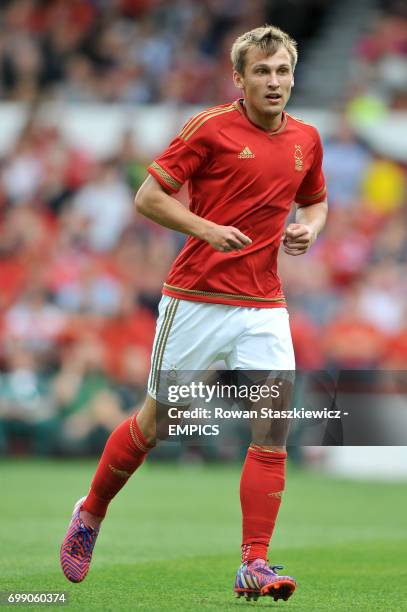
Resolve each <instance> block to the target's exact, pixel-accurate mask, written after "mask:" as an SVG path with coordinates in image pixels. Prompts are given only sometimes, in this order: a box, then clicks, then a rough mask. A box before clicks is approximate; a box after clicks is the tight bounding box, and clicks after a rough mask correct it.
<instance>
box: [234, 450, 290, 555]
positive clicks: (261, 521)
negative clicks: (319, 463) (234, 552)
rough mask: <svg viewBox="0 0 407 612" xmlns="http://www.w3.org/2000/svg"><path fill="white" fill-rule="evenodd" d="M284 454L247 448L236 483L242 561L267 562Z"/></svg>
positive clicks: (277, 505) (279, 498)
mask: <svg viewBox="0 0 407 612" xmlns="http://www.w3.org/2000/svg"><path fill="white" fill-rule="evenodd" d="M286 457H287V453H278V452H270V451H266V450H262V449H259V448H253V447H250V448H249V450H248V451H247V455H246V461H245V463H244V466H243V471H242V477H241V480H240V503H241V506H242V516H243V541H242V561H243V562H245V561H253V560H254V559H264V560H267V549H268V545H269V542H270V539H271V536H272V534H273V529H274V524H275V522H276V518H277V514H278V510H279V508H280V504H281V495H282V492H283V490H284V484H285V462H286Z"/></svg>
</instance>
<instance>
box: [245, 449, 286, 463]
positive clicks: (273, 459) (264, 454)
mask: <svg viewBox="0 0 407 612" xmlns="http://www.w3.org/2000/svg"><path fill="white" fill-rule="evenodd" d="M247 455H248V457H253V458H254V459H262V460H263V461H270V463H280V462H281V463H283V462H284V461H285V460H286V459H287V452H286V451H284V452H280V451H273V450H269V449H267V448H263V447H262V446H257V445H252V446H249V448H248V450H247Z"/></svg>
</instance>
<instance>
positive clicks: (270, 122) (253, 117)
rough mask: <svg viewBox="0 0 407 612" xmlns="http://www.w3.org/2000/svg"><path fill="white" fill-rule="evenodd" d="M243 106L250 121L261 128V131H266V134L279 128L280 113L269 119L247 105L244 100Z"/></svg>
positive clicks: (281, 114)
mask: <svg viewBox="0 0 407 612" xmlns="http://www.w3.org/2000/svg"><path fill="white" fill-rule="evenodd" d="M243 106H244V109H245V111H246V114H247V116H248V118H249V119H250V121H251V122H252V123H254V124H255V125H258V126H259V127H261V128H262V129H263V130H266V131H267V132H274V130H277V129H278V128H279V127H280V125H281V123H282V120H283V113H282V112H281V113H279V114H278V115H275V116H274V117H270V115H263V114H262V113H258V112H257V111H256V109H254V108H253V107H252V106H250V104H248V103H247V101H246V100H243Z"/></svg>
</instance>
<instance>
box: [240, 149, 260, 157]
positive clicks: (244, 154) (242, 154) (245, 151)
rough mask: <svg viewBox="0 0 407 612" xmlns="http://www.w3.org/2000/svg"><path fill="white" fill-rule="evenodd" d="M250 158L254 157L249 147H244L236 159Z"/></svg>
mask: <svg viewBox="0 0 407 612" xmlns="http://www.w3.org/2000/svg"><path fill="white" fill-rule="evenodd" d="M251 157H256V156H255V154H254V153H252V152H251V151H250V149H249V147H245V148H244V149H243V150H242V151H240V153H239V155H238V158H239V159H250V158H251Z"/></svg>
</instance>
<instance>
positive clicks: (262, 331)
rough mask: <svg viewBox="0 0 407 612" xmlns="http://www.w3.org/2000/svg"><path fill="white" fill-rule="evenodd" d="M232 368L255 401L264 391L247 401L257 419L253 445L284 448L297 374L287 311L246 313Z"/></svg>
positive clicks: (278, 309) (232, 357)
mask: <svg viewBox="0 0 407 612" xmlns="http://www.w3.org/2000/svg"><path fill="white" fill-rule="evenodd" d="M228 365H229V364H228ZM229 367H231V368H233V369H236V370H238V381H239V385H245V386H248V387H251V388H252V390H253V393H252V397H253V396H255V395H256V393H255V391H256V390H259V389H260V388H261V387H262V388H263V392H262V394H261V395H257V397H258V399H257V400H255V401H252V400H250V399H247V400H246V408H249V409H251V410H254V413H255V414H257V415H258V416H257V418H253V419H252V420H251V433H252V442H253V443H254V444H257V445H260V446H284V444H285V442H286V439H287V437H288V433H289V424H290V422H289V420H288V419H287V418H285V417H284V415H285V414H286V411H287V410H288V409H289V408H290V404H291V397H292V390H293V384H294V374H295V357H294V349H293V344H292V338H291V331H290V325H289V316H288V312H287V310H286V309H285V308H270V309H257V310H254V309H250V311H248V312H247V325H246V332H245V334H243V335H242V336H241V337H240V338H239V340H238V342H237V343H236V346H235V348H234V351H233V353H232V355H231V358H230V365H229ZM267 390H269V394H268V393H267ZM265 415H267V416H265Z"/></svg>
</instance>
